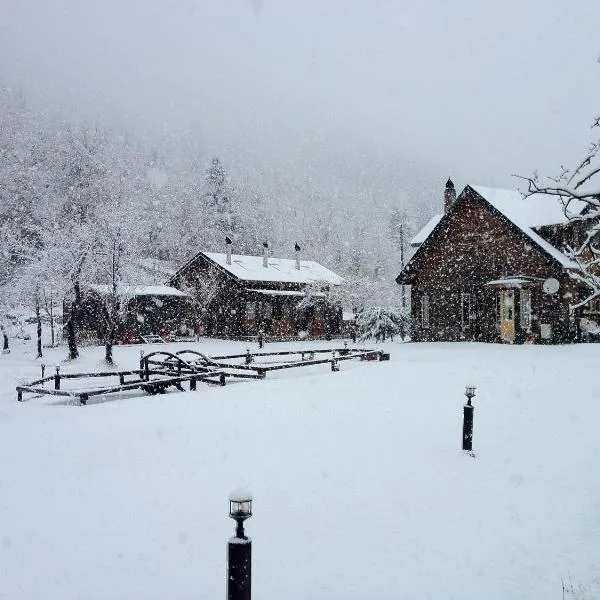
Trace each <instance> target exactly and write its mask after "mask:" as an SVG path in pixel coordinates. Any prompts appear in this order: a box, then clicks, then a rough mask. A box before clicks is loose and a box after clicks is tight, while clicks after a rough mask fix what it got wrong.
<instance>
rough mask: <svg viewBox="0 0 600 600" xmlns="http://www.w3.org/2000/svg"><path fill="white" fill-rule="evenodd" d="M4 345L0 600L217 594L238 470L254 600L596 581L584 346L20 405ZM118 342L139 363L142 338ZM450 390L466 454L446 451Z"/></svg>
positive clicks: (593, 413) (528, 598) (17, 376)
mask: <svg viewBox="0 0 600 600" xmlns="http://www.w3.org/2000/svg"><path fill="white" fill-rule="evenodd" d="M12 344H13V346H12V352H11V354H10V355H5V356H1V357H0V381H1V383H2V385H1V386H0V517H1V518H0V598H3V599H10V600H15V599H30V598H31V599H37V598H43V599H44V600H54V599H56V600H68V599H79V598H87V599H107V598H111V599H117V598H127V599H165V598H169V599H180V598H186V599H187V598H190V599H192V598H195V599H198V598H206V599H214V598H223V597H224V595H225V568H226V566H225V548H226V542H227V539H228V537H229V536H230V535H231V534H232V532H233V530H234V523H233V521H231V520H230V519H229V518H228V516H227V510H228V502H227V498H228V494H229V492H230V491H231V490H232V489H233V488H236V487H238V486H240V485H246V486H248V487H250V489H251V490H252V492H253V494H254V516H253V517H252V518H251V519H250V520H249V521H248V523H247V527H246V530H247V532H248V534H249V535H250V536H251V537H252V538H253V544H254V546H253V594H254V597H255V598H261V600H269V599H272V600H280V599H281V598H285V599H286V600H295V599H298V600H320V599H323V600H335V599H338V598H339V599H342V598H343V599H344V600H349V599H356V600H364V599H365V598H369V597H373V598H382V599H388V598H389V599H392V598H393V599H396V598H410V599H411V600H421V599H422V600H425V599H440V600H451V599H457V600H458V599H460V600H471V599H473V600H482V599H485V600H495V599H498V600H537V599H539V600H550V599H552V598H556V599H557V600H560V599H561V598H562V585H561V578H562V579H563V580H565V581H568V580H569V579H570V581H571V582H572V583H573V585H574V586H575V587H577V586H578V585H580V584H582V585H585V586H588V585H589V586H593V585H595V584H594V582H595V580H596V579H597V578H598V577H599V575H600V574H599V571H598V564H599V561H598V559H599V557H600V541H599V540H600V468H599V464H600V443H599V439H600V438H599V434H598V423H599V422H600V388H599V387H598V386H597V384H596V381H597V379H596V378H597V369H598V364H600V345H580V346H567V347H541V346H520V347H516V346H515V347H508V346H492V345H481V344H400V343H397V344H386V345H385V346H384V347H385V348H386V350H388V351H389V352H390V353H391V361H390V362H389V363H385V362H384V363H377V362H365V363H360V362H354V361H348V362H344V363H342V364H341V371H340V372H339V373H332V372H331V371H330V369H329V368H328V366H326V365H325V366H315V367H310V368H304V369H298V370H290V371H280V372H277V373H274V374H269V377H268V378H267V379H266V380H265V381H242V382H235V383H232V384H231V385H229V384H228V385H227V387H225V388H220V387H209V386H206V385H201V384H199V386H198V391H197V392H193V393H190V392H186V393H170V394H166V395H163V396H146V397H144V396H139V395H138V396H136V397H127V398H119V397H117V396H113V397H112V398H111V399H110V401H106V400H107V399H106V398H105V399H104V400H105V401H103V402H99V403H95V404H90V405H88V406H76V405H70V404H67V403H65V402H64V399H60V398H59V399H56V398H54V399H53V398H50V397H45V398H38V399H31V400H29V401H27V402H25V403H22V404H18V403H17V402H16V394H15V392H14V387H15V385H16V384H17V382H19V381H24V380H31V379H34V378H35V377H36V376H37V375H38V374H39V370H40V369H39V363H40V362H41V361H39V360H35V359H34V357H33V346H34V341H29V342H21V341H18V340H12ZM305 345H307V346H308V345H312V343H309V342H306V343H305ZM319 345H320V346H321V347H328V346H329V345H330V344H328V343H325V342H323V343H319ZM184 346H189V347H195V348H197V349H201V350H202V351H206V352H209V353H212V354H216V353H224V352H230V351H231V352H233V351H240V350H243V349H244V348H245V346H246V345H245V344H243V343H235V342H221V341H208V340H205V341H201V342H199V343H197V344H187V345H186V344H179V345H177V348H178V349H181V348H182V347H184ZM290 346H291V345H290V344H281V345H277V347H281V348H283V347H285V348H287V347H290ZM270 347H275V345H270ZM46 353H47V356H46V357H45V358H44V362H46V363H47V364H48V365H54V364H56V363H57V362H58V361H60V360H61V359H62V358H63V357H64V355H65V348H64V347H63V348H56V349H48V350H46ZM82 354H83V356H82V358H81V359H79V360H78V361H76V364H68V363H62V369H63V370H64V371H69V370H77V371H81V370H87V369H90V370H93V369H97V368H99V367H100V366H101V359H102V349H101V348H84V349H83V350H82ZM115 356H116V360H117V362H118V364H119V367H121V368H130V367H135V366H136V365H137V362H138V360H139V347H118V348H116V349H115ZM467 383H473V384H474V385H476V386H477V396H476V398H475V400H474V404H475V405H476V410H475V435H474V449H475V450H476V453H477V455H476V457H475V458H471V457H469V456H466V455H463V454H462V453H461V451H460V442H461V419H462V405H463V401H464V396H463V392H464V385H465V384H467ZM582 597H586V598H588V597H589V598H591V597H593V596H592V595H591V594H587V595H584V596H582Z"/></svg>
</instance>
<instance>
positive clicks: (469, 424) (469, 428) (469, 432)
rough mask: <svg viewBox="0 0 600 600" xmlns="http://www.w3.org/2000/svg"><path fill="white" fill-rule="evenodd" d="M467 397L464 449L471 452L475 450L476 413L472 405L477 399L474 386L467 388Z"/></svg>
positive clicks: (464, 420)
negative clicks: (474, 416)
mask: <svg viewBox="0 0 600 600" xmlns="http://www.w3.org/2000/svg"><path fill="white" fill-rule="evenodd" d="M465 396H466V397H467V403H466V404H465V406H464V413H463V441H462V449H463V450H467V451H469V452H470V451H472V450H473V413H474V412H475V407H474V406H473V405H472V404H471V400H472V399H473V398H474V397H475V386H474V385H468V386H466V387H465Z"/></svg>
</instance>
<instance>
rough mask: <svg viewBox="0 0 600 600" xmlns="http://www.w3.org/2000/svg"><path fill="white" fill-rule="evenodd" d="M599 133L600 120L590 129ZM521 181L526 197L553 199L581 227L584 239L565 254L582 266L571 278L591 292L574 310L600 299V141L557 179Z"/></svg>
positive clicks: (535, 176) (543, 178)
mask: <svg viewBox="0 0 600 600" xmlns="http://www.w3.org/2000/svg"><path fill="white" fill-rule="evenodd" d="M599 129H600V116H599V117H596V118H595V119H594V120H593V122H592V125H591V130H592V132H593V133H594V134H595V133H597V131H598V130H599ZM522 179H525V180H526V181H527V191H526V192H525V196H532V195H534V194H547V195H549V196H552V197H554V198H556V199H558V200H559V201H560V202H561V203H562V205H563V210H564V213H565V215H566V216H567V217H568V219H569V220H571V221H575V222H580V224H581V230H582V233H583V235H581V237H580V239H579V242H578V243H573V244H572V245H570V246H567V248H566V252H567V254H568V255H569V256H570V257H571V258H572V259H573V260H574V261H575V262H576V263H577V265H578V266H579V271H574V272H572V277H574V278H575V279H577V280H579V281H581V282H583V283H585V284H586V285H587V286H588V287H589V290H590V291H589V293H588V294H587V295H586V296H585V298H584V299H583V300H581V301H580V302H578V303H577V304H575V305H573V306H572V308H573V309H575V308H578V307H581V306H584V305H586V304H588V303H589V302H590V301H592V300H594V299H595V298H598V297H600V269H599V266H600V139H598V140H594V141H592V142H591V144H590V146H589V147H588V149H587V151H586V152H585V153H584V155H583V157H582V158H581V159H579V160H578V161H577V162H575V163H574V166H572V167H565V166H562V167H561V168H560V171H559V173H558V175H556V176H554V177H541V176H540V175H539V174H538V173H534V174H533V175H532V176H531V177H524V178H522Z"/></svg>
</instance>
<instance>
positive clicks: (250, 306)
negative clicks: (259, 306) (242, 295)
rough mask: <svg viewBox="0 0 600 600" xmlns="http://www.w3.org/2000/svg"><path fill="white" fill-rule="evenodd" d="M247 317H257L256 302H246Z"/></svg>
mask: <svg viewBox="0 0 600 600" xmlns="http://www.w3.org/2000/svg"><path fill="white" fill-rule="evenodd" d="M246 318H247V319H255V318H256V303H254V302H246Z"/></svg>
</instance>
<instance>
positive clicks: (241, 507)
mask: <svg viewBox="0 0 600 600" xmlns="http://www.w3.org/2000/svg"><path fill="white" fill-rule="evenodd" d="M229 516H230V517H231V518H232V519H234V520H235V522H236V523H237V529H236V537H238V538H241V539H244V538H245V537H246V536H245V534H244V521H245V520H246V519H249V518H250V517H251V516H252V494H251V493H250V491H249V490H247V489H246V488H238V489H236V490H233V492H231V494H229Z"/></svg>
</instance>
